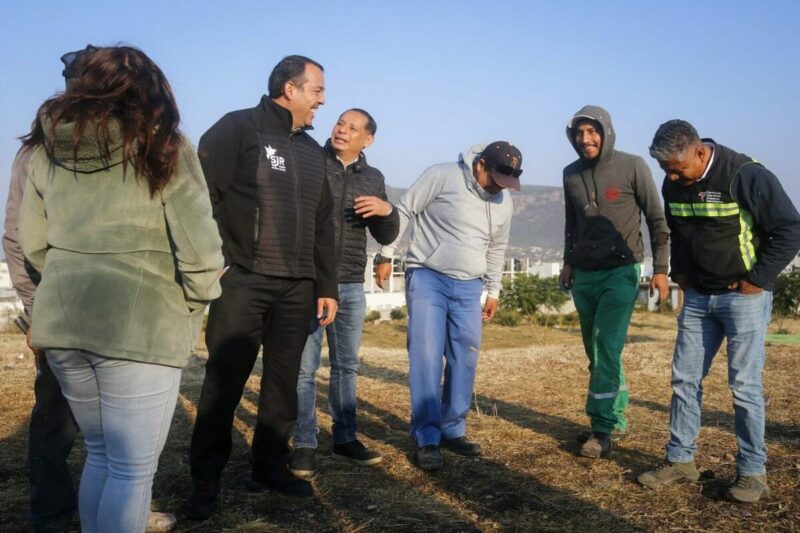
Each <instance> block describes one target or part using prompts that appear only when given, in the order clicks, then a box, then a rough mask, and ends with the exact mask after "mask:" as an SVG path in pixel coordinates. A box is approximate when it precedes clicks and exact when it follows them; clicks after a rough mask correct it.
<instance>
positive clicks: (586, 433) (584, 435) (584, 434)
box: [575, 428, 628, 444]
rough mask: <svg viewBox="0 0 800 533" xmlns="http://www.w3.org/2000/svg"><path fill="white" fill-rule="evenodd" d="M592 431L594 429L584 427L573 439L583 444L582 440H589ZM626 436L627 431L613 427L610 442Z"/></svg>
mask: <svg viewBox="0 0 800 533" xmlns="http://www.w3.org/2000/svg"><path fill="white" fill-rule="evenodd" d="M593 433H594V431H592V430H591V429H586V430H583V431H581V432H580V433H578V435H577V436H576V437H575V439H576V440H577V441H578V442H579V443H580V444H583V443H584V442H586V441H587V440H589V439H590V438H591V437H592V434H593ZM627 436H628V432H627V431H620V430H618V429H617V428H614V431H612V432H611V441H612V442H619V441H621V440H623V439H625V437H627Z"/></svg>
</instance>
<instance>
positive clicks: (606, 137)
mask: <svg viewBox="0 0 800 533" xmlns="http://www.w3.org/2000/svg"><path fill="white" fill-rule="evenodd" d="M582 118H589V119H592V120H594V121H595V122H597V123H598V124H600V127H601V130H602V132H601V133H602V137H603V143H602V146H601V147H600V155H599V156H598V157H596V158H595V159H592V160H585V159H583V158H582V157H579V158H578V159H577V160H576V161H574V162H572V163H570V164H569V165H568V166H567V167H566V168H564V202H565V204H566V212H565V214H566V225H565V231H564V263H566V264H569V265H571V266H573V267H575V268H580V269H583V270H605V269H609V268H615V267H618V266H622V265H626V264H630V263H639V262H641V261H642V259H644V245H643V243H642V234H641V215H642V214H644V216H645V220H646V221H647V228H648V230H649V232H650V240H651V242H650V245H651V250H652V252H653V271H654V272H655V273H659V274H666V273H667V271H668V267H669V250H668V246H667V236H668V232H669V230H668V228H667V222H666V220H665V218H664V209H663V208H662V206H661V201H660V198H659V195H658V190H657V189H656V185H655V183H654V182H653V177H652V175H651V174H650V169H649V168H648V166H647V164H646V163H645V162H644V159H642V158H641V157H639V156H636V155H632V154H628V153H625V152H620V151H619V150H615V149H614V141H615V140H616V136H615V134H614V128H613V127H612V125H611V116H610V115H609V114H608V111H606V110H605V109H603V108H602V107H598V106H591V105H588V106H585V107H584V108H582V109H581V110H580V111H578V112H577V113H575V115H574V116H573V117H572V119H571V120H570V121H569V123H568V124H567V139H569V142H570V144H571V145H572V147H573V148H575V151H576V152H578V155H579V156H580V151H579V150H578V147H577V146H575V136H574V134H573V128H574V127H575V126H576V125H577V123H578V122H579V121H580V119H582Z"/></svg>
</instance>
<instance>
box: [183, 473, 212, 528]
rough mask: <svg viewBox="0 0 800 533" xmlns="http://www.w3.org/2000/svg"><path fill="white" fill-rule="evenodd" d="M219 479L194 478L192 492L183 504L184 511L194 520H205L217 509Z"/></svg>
mask: <svg viewBox="0 0 800 533" xmlns="http://www.w3.org/2000/svg"><path fill="white" fill-rule="evenodd" d="M218 496H219V480H218V479H192V493H191V494H190V495H189V498H188V499H187V500H186V503H184V504H183V512H184V513H185V514H186V516H187V517H188V518H191V519H192V520H205V519H207V518H209V517H210V516H211V515H212V514H214V512H215V511H216V510H217V497H218Z"/></svg>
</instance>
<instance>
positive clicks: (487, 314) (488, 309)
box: [482, 297, 499, 322]
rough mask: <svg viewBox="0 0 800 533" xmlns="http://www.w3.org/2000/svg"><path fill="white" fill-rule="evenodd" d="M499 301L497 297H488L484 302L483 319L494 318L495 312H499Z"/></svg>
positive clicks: (487, 320) (486, 320)
mask: <svg viewBox="0 0 800 533" xmlns="http://www.w3.org/2000/svg"><path fill="white" fill-rule="evenodd" d="M498 305H499V302H498V301H497V298H489V297H487V298H486V303H484V304H483V313H482V316H483V321H484V322H489V321H490V320H491V319H493V318H494V315H495V313H497V306H498Z"/></svg>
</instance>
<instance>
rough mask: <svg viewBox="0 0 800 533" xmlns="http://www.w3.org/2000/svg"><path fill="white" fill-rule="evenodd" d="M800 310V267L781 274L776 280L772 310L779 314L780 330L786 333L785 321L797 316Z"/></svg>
mask: <svg viewBox="0 0 800 533" xmlns="http://www.w3.org/2000/svg"><path fill="white" fill-rule="evenodd" d="M798 311H800V269H793V270H791V271H789V272H785V273H783V274H780V275H779V276H778V278H777V279H776V280H775V292H773V296H772V312H773V313H774V314H775V315H777V316H778V318H779V320H778V331H779V332H781V333H785V330H784V329H783V321H784V320H785V319H786V318H795V317H797V316H798V314H799V313H798Z"/></svg>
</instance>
